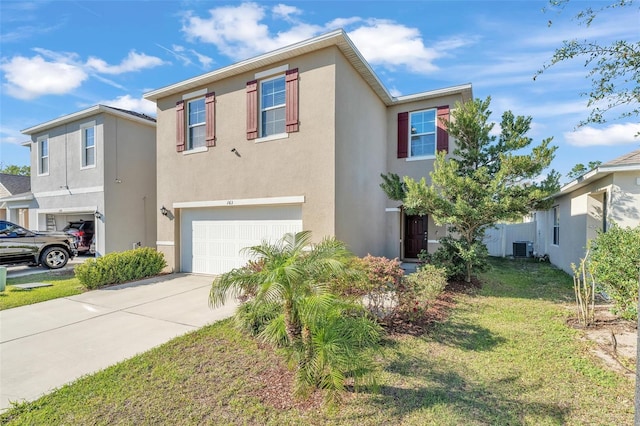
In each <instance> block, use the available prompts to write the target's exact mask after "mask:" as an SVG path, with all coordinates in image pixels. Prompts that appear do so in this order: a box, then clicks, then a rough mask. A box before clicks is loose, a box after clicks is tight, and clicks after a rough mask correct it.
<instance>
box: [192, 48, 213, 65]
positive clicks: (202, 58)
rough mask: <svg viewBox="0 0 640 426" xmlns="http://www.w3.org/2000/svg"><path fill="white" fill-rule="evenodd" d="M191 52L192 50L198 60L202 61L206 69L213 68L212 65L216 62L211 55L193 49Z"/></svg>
mask: <svg viewBox="0 0 640 426" xmlns="http://www.w3.org/2000/svg"><path fill="white" fill-rule="evenodd" d="M189 52H191V53H192V54H193V55H194V56H195V57H196V58H197V59H198V62H200V65H201V66H202V68H204V69H209V68H211V65H213V64H214V60H213V58H211V57H209V56H206V55H203V54H202V53H199V52H196V51H195V50H193V49H190V50H189Z"/></svg>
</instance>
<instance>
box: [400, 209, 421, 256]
mask: <svg viewBox="0 0 640 426" xmlns="http://www.w3.org/2000/svg"><path fill="white" fill-rule="evenodd" d="M423 249H424V250H426V249H427V216H409V215H407V216H405V224H404V257H405V258H417V257H418V254H419V253H420V251H421V250H423Z"/></svg>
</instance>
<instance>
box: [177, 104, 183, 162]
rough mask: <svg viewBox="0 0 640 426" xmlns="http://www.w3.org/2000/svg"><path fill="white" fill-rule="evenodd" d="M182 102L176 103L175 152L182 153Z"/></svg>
mask: <svg viewBox="0 0 640 426" xmlns="http://www.w3.org/2000/svg"><path fill="white" fill-rule="evenodd" d="M184 137H185V134H184V101H178V102H177V103H176V151H178V152H182V151H184V149H185V144H184Z"/></svg>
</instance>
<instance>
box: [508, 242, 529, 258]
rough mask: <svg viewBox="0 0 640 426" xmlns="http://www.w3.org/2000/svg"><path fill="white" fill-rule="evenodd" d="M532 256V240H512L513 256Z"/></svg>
mask: <svg viewBox="0 0 640 426" xmlns="http://www.w3.org/2000/svg"><path fill="white" fill-rule="evenodd" d="M531 256H533V242H532V241H514V242H513V257H531Z"/></svg>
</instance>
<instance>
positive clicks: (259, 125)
mask: <svg viewBox="0 0 640 426" xmlns="http://www.w3.org/2000/svg"><path fill="white" fill-rule="evenodd" d="M283 73H284V74H283ZM298 130H299V123H298V69H297V68H295V69H292V70H289V69H288V65H283V66H281V67H278V68H273V69H270V70H266V71H262V72H259V73H256V80H253V81H250V82H248V83H247V139H249V140H253V139H258V138H260V139H263V138H267V139H266V140H269V139H278V138H280V137H287V134H288V133H291V132H297V131H298Z"/></svg>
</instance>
